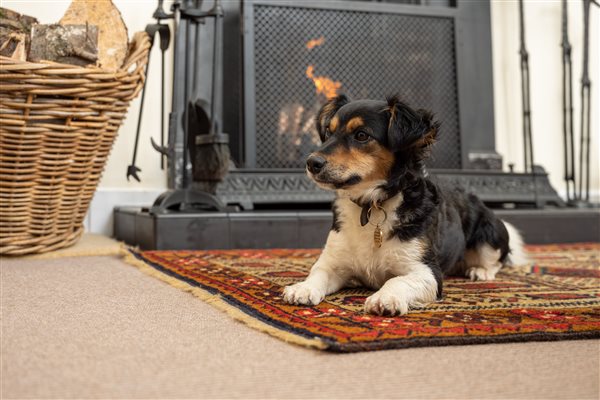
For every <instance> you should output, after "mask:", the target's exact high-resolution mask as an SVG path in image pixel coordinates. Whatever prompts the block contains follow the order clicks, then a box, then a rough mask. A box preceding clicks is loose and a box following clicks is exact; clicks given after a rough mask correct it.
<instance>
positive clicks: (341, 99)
mask: <svg viewBox="0 0 600 400" xmlns="http://www.w3.org/2000/svg"><path fill="white" fill-rule="evenodd" d="M349 102H350V100H349V99H348V97H346V95H344V94H340V95H339V96H337V97H333V98H331V99H329V100H328V101H327V103H325V104H323V107H321V109H320V110H319V113H318V114H317V132H319V136H320V137H321V140H322V141H323V142H324V141H325V140H326V139H327V137H326V135H325V131H326V129H327V127H328V126H329V122H330V121H331V118H333V116H334V115H335V113H336V112H337V111H338V110H339V109H340V108H342V106H343V105H344V104H347V103H349Z"/></svg>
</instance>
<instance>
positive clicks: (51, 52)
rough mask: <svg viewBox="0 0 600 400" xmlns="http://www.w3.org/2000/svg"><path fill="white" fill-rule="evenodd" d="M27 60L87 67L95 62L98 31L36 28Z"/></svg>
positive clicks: (54, 26)
mask: <svg viewBox="0 0 600 400" xmlns="http://www.w3.org/2000/svg"><path fill="white" fill-rule="evenodd" d="M29 60H30V61H41V60H48V61H56V62H59V63H62V64H74V65H82V66H83V65H89V64H95V63H96V61H97V60H98V28H97V27H96V26H94V25H58V24H52V25H35V26H34V27H33V29H32V32H31V49H30V51H29Z"/></svg>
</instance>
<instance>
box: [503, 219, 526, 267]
mask: <svg viewBox="0 0 600 400" xmlns="http://www.w3.org/2000/svg"><path fill="white" fill-rule="evenodd" d="M502 223H504V226H505V227H506V230H507V231H508V248H509V249H510V252H509V254H508V262H507V264H509V265H525V264H528V263H529V257H528V256H527V252H526V251H525V248H524V242H523V237H522V236H521V233H519V231H518V230H517V228H515V227H514V226H512V225H511V224H509V223H508V222H506V221H502Z"/></svg>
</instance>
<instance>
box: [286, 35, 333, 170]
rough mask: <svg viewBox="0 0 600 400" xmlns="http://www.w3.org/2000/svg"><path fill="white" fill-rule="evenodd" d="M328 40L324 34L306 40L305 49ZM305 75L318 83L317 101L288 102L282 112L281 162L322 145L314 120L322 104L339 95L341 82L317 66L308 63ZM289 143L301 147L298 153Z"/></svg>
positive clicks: (293, 159)
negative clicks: (317, 70)
mask: <svg viewBox="0 0 600 400" xmlns="http://www.w3.org/2000/svg"><path fill="white" fill-rule="evenodd" d="M324 43H325V37H323V36H321V37H319V38H316V39H311V40H309V41H308V42H306V49H307V51H310V50H312V49H314V48H315V47H317V46H322V45H323V44H324ZM306 77H307V78H309V79H310V80H311V81H312V82H313V84H314V85H315V94H316V97H315V101H314V104H313V105H312V106H311V107H309V108H305V107H304V106H303V105H302V104H299V103H296V102H294V103H288V104H286V105H285V106H283V107H282V109H281V110H280V111H279V121H278V137H277V142H276V154H277V158H278V159H279V160H280V161H295V160H297V159H298V157H299V156H300V157H303V156H305V155H306V154H308V153H310V152H311V151H313V149H315V148H316V147H317V146H318V145H319V141H320V140H319V135H318V132H317V131H316V129H315V119H316V116H317V113H318V111H319V108H320V106H321V104H322V103H323V102H324V101H325V100H327V99H330V98H333V97H335V96H337V95H338V94H339V92H340V89H341V87H342V83H341V82H339V81H335V80H333V79H331V78H329V77H327V76H322V75H315V66H314V65H312V64H309V65H308V66H307V67H306ZM290 145H291V146H292V147H294V148H297V149H298V152H290V151H289V149H290Z"/></svg>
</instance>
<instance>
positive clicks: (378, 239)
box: [373, 224, 383, 248]
mask: <svg viewBox="0 0 600 400" xmlns="http://www.w3.org/2000/svg"><path fill="white" fill-rule="evenodd" d="M373 243H374V244H375V247H377V248H380V247H381V243H383V231H382V230H381V228H380V227H379V224H377V226H376V227H375V232H374V233H373Z"/></svg>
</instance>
